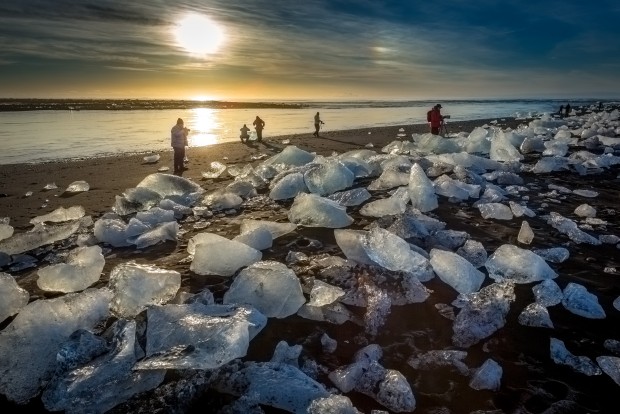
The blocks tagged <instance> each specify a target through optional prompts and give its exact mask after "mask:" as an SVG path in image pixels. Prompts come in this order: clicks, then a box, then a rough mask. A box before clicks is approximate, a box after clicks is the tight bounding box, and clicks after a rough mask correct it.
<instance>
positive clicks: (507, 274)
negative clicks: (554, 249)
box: [485, 244, 558, 283]
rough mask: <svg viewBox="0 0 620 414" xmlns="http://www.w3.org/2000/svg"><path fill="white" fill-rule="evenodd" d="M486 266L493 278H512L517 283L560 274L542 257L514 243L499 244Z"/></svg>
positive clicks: (551, 277) (552, 277)
mask: <svg viewBox="0 0 620 414" xmlns="http://www.w3.org/2000/svg"><path fill="white" fill-rule="evenodd" d="M485 267H486V268H487V270H488V272H489V277H491V278H492V279H494V280H502V279H510V280H512V281H513V282H515V283H531V282H538V281H540V280H545V279H554V278H556V277H557V276H558V274H557V273H556V272H555V271H554V270H553V269H552V268H551V267H549V265H548V264H547V262H545V260H544V259H543V258H542V257H540V256H538V255H537V254H535V253H532V252H531V251H529V250H525V249H521V248H519V247H517V246H515V245H512V244H503V245H501V246H499V247H498V248H497V250H495V252H494V253H493V254H492V255H491V256H490V257H489V258H488V259H487V262H486V263H485Z"/></svg>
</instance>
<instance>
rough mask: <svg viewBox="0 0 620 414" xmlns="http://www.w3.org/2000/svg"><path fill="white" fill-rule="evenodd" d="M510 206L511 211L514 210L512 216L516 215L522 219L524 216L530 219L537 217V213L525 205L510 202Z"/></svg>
mask: <svg viewBox="0 0 620 414" xmlns="http://www.w3.org/2000/svg"><path fill="white" fill-rule="evenodd" d="M508 204H509V205H510V210H512V214H514V215H515V217H521V216H523V215H525V216H528V217H535V216H536V213H534V212H533V211H532V210H530V209H529V208H528V207H526V206H524V205H521V204H517V203H515V202H514V201H509V202H508Z"/></svg>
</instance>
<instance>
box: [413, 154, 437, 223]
mask: <svg viewBox="0 0 620 414" xmlns="http://www.w3.org/2000/svg"><path fill="white" fill-rule="evenodd" d="M408 185H409V187H408V189H409V196H410V197H411V204H412V205H413V207H414V208H417V209H418V210H420V211H421V212H422V213H426V212H427V211H431V210H434V209H436V208H437V206H438V203H437V194H435V187H434V186H433V182H432V181H431V180H429V178H428V177H427V176H426V173H425V172H424V170H423V169H422V167H421V166H420V164H418V163H415V164H413V166H412V167H411V172H410V174H409V184H408Z"/></svg>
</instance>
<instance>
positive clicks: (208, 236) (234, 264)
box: [188, 233, 262, 276]
mask: <svg viewBox="0 0 620 414" xmlns="http://www.w3.org/2000/svg"><path fill="white" fill-rule="evenodd" d="M190 242H191V246H190V245H189V244H188V251H189V252H190V254H191V253H192V251H194V253H193V254H194V259H193V260H192V263H191V265H190V270H191V271H192V272H195V273H197V274H199V275H219V276H232V275H233V274H235V272H237V270H239V269H241V268H242V267H244V266H248V265H250V264H252V263H255V262H258V261H259V260H260V259H261V257H262V253H261V252H260V251H259V250H256V249H254V248H252V247H250V246H248V245H247V244H245V243H241V242H239V241H235V240H229V239H227V238H226V237H222V236H220V235H218V234H215V233H200V234H198V235H196V236H194V237H193V238H192V240H191V241H190Z"/></svg>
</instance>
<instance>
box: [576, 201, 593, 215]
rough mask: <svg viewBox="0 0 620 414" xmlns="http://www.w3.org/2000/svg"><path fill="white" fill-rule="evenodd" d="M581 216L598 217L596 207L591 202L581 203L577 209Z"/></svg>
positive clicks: (577, 213)
mask: <svg viewBox="0 0 620 414" xmlns="http://www.w3.org/2000/svg"><path fill="white" fill-rule="evenodd" d="M575 214H576V215H578V216H579V217H596V209H595V208H594V207H592V206H591V205H589V204H581V205H580V206H578V207H577V208H576V209H575Z"/></svg>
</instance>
